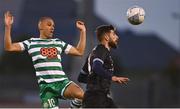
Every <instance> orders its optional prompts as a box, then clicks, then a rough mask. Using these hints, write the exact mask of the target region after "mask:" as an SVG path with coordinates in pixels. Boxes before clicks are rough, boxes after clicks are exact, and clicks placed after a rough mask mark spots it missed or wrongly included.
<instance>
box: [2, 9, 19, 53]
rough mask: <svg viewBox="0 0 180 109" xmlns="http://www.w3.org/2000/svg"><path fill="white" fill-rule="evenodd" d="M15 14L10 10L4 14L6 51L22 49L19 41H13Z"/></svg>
mask: <svg viewBox="0 0 180 109" xmlns="http://www.w3.org/2000/svg"><path fill="white" fill-rule="evenodd" d="M13 20H14V18H13V16H12V15H11V13H10V12H9V11H7V12H6V13H5V14H4V23H5V34H4V49H5V50H6V51H22V50H21V47H20V45H19V44H18V43H12V40H11V28H12V24H13Z"/></svg>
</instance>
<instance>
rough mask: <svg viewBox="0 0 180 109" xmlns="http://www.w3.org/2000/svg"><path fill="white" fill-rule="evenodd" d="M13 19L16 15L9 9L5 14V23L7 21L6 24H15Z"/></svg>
mask: <svg viewBox="0 0 180 109" xmlns="http://www.w3.org/2000/svg"><path fill="white" fill-rule="evenodd" d="M13 20H14V17H13V16H12V14H11V13H10V12H9V11H7V12H6V13H5V14H4V23H5V26H11V25H12V24H13Z"/></svg>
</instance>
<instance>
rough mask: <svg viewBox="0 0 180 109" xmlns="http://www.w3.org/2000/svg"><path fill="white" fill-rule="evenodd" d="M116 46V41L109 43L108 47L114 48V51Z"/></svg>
mask: <svg viewBox="0 0 180 109" xmlns="http://www.w3.org/2000/svg"><path fill="white" fill-rule="evenodd" d="M117 44H118V41H116V42H114V41H112V40H111V41H109V43H108V45H109V46H110V47H111V48H114V49H116V48H117Z"/></svg>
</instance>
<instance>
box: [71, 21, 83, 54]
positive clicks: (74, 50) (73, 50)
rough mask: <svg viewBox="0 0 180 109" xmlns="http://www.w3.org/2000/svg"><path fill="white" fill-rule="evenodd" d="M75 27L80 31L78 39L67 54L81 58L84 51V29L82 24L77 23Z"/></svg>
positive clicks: (80, 22)
mask: <svg viewBox="0 0 180 109" xmlns="http://www.w3.org/2000/svg"><path fill="white" fill-rule="evenodd" d="M76 27H77V28H78V29H79V31H80V39H79V42H78V44H77V46H76V47H71V49H70V51H69V53H68V54H70V55H74V56H82V55H83V54H84V50H85V47H86V27H85V24H84V22H82V21H77V22H76Z"/></svg>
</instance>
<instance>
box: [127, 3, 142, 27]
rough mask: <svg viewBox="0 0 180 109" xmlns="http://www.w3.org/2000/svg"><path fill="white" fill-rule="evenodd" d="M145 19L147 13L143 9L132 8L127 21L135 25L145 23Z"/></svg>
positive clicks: (128, 12)
mask: <svg viewBox="0 0 180 109" xmlns="http://www.w3.org/2000/svg"><path fill="white" fill-rule="evenodd" d="M144 18H145V11H144V9H143V8H142V7H139V6H132V7H130V8H129V9H128V10H127V19H128V21H129V23H131V24H133V25H139V24H141V23H143V21H144Z"/></svg>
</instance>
